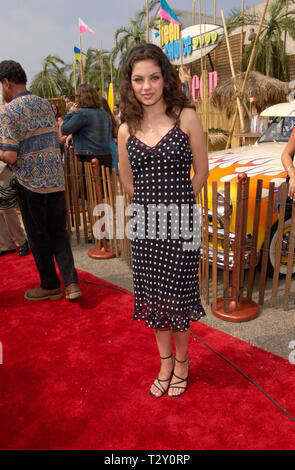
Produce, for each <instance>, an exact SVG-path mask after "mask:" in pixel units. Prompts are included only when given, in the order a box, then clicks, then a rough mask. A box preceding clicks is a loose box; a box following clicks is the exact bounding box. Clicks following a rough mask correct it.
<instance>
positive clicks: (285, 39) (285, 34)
mask: <svg viewBox="0 0 295 470" xmlns="http://www.w3.org/2000/svg"><path fill="white" fill-rule="evenodd" d="M288 3H289V2H288V0H286V15H287V13H288V6H289V5H288ZM286 43H287V31H286V30H285V32H284V52H285V54H286Z"/></svg>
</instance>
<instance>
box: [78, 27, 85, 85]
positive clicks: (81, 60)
mask: <svg viewBox="0 0 295 470" xmlns="http://www.w3.org/2000/svg"><path fill="white" fill-rule="evenodd" d="M79 44H80V73H81V83H84V82H85V77H84V67H83V57H82V37H81V34H79Z"/></svg>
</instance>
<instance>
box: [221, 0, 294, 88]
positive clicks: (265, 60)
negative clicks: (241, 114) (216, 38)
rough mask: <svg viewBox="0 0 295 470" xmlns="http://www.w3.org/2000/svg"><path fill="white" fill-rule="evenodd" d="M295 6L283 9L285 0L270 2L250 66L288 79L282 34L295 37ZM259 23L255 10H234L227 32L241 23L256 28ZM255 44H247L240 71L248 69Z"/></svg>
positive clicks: (281, 78) (263, 72)
mask: <svg viewBox="0 0 295 470" xmlns="http://www.w3.org/2000/svg"><path fill="white" fill-rule="evenodd" d="M294 20H295V9H294V8H293V7H292V8H290V7H289V9H288V10H287V9H286V0H274V1H273V2H272V3H270V4H269V6H268V9H267V13H266V16H265V19H264V22H263V25H262V29H261V33H260V36H259V40H258V42H257V46H256V50H255V56H254V62H253V70H255V71H257V72H260V73H262V74H264V75H267V76H269V77H274V78H278V79H280V80H283V81H289V65H288V56H287V54H286V50H285V42H284V38H285V35H286V34H289V35H290V36H291V38H292V39H295V21H294ZM259 23H260V15H257V14H254V13H245V14H244V15H242V14H241V13H237V14H234V15H233V16H231V17H230V18H229V19H228V22H227V27H228V31H229V33H231V32H232V31H234V30H235V29H236V28H238V27H241V26H253V27H254V28H255V27H256V29H257V28H258V26H259ZM253 46H254V41H252V43H251V44H250V45H248V46H247V47H246V49H245V51H244V55H243V58H242V71H245V70H246V69H247V66H248V63H249V59H250V56H251V53H252V49H253Z"/></svg>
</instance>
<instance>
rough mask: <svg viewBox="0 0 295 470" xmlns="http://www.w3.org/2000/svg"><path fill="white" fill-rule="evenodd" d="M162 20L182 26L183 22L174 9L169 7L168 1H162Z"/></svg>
mask: <svg viewBox="0 0 295 470" xmlns="http://www.w3.org/2000/svg"><path fill="white" fill-rule="evenodd" d="M159 13H160V18H161V20H167V21H169V22H170V23H175V24H179V25H181V21H179V19H178V18H177V16H176V15H175V13H174V12H173V10H172V8H170V6H169V5H168V3H167V2H166V0H160V11H159Z"/></svg>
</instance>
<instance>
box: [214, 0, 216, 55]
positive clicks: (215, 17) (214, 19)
mask: <svg viewBox="0 0 295 470" xmlns="http://www.w3.org/2000/svg"><path fill="white" fill-rule="evenodd" d="M214 24H216V0H214ZM215 60H216V47H215V49H214V62H215Z"/></svg>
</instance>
